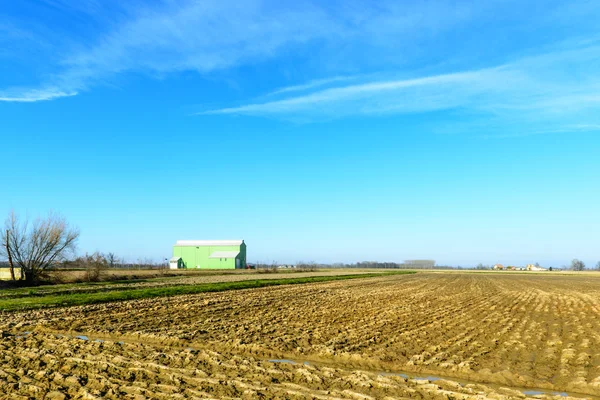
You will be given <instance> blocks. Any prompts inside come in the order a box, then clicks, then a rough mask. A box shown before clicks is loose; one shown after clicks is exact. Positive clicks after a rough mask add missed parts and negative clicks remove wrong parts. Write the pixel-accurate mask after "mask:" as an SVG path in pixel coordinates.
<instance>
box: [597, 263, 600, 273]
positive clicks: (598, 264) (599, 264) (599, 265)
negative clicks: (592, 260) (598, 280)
mask: <svg viewBox="0 0 600 400" xmlns="http://www.w3.org/2000/svg"><path fill="white" fill-rule="evenodd" d="M596 269H597V270H598V271H600V261H598V262H597V263H596Z"/></svg>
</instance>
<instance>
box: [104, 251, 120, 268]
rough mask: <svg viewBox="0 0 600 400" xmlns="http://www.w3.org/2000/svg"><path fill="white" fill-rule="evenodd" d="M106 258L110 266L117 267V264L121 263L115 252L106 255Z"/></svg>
mask: <svg viewBox="0 0 600 400" xmlns="http://www.w3.org/2000/svg"><path fill="white" fill-rule="evenodd" d="M104 258H106V262H107V263H108V267H109V268H115V267H116V266H117V264H119V258H118V257H117V256H116V255H115V253H108V254H106V255H105V256H104Z"/></svg>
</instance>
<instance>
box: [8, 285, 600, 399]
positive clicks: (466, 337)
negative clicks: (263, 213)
mask: <svg viewBox="0 0 600 400" xmlns="http://www.w3.org/2000/svg"><path fill="white" fill-rule="evenodd" d="M0 317H1V320H0V330H2V331H3V334H2V336H3V339H2V340H1V341H0V398H2V393H6V394H5V396H6V397H7V398H8V396H17V395H22V396H30V397H32V398H41V397H43V396H44V395H46V394H50V395H51V396H53V398H56V399H58V398H71V397H72V398H92V397H94V396H95V397H104V398H140V399H142V398H193V397H196V398H211V397H212V398H225V397H229V398H259V397H262V398H376V399H379V398H385V397H388V398H522V397H525V395H524V394H523V393H522V390H521V391H519V390H517V388H541V389H547V390H549V391H560V392H569V393H570V394H574V395H575V394H581V395H583V396H585V395H588V397H593V396H594V395H600V279H598V278H594V277H590V276H585V277H578V276H551V275H550V276H547V275H526V274H522V275H518V274H514V275H509V274H485V275H481V274H417V275H401V276H388V277H381V278H366V279H358V280H353V281H339V282H330V283H320V284H308V285H297V286H281V287H275V288H263V289H252V290H239V291H230V292H223V293H206V294H199V295H189V296H178V297H171V298H156V299H148V300H139V301H130V302H120V303H110V304H102V305H94V306H83V307H73V308H63V309H51V310H43V311H31V312H27V313H5V314H2V315H1V316H0ZM26 332H29V333H26ZM80 335H85V337H83V338H77V337H76V336H80ZM86 339H87V340H86ZM96 340H98V341H96ZM274 359H277V360H281V359H284V360H294V361H295V364H291V363H287V362H271V361H269V360H274ZM405 374H408V375H409V377H407V376H406V375H405ZM413 375H417V376H428V375H431V376H432V378H430V379H428V380H417V379H410V376H413ZM433 377H443V378H444V379H442V380H437V379H434V378H433ZM459 382H460V383H459ZM536 390H537V389H536ZM534 392H535V391H534ZM527 393H529V392H527ZM532 393H533V392H532ZM63 396H64V397H63ZM136 396H137V397H136ZM542 396H544V395H542ZM545 396H548V397H550V396H551V395H550V394H546V395H545ZM15 398H17V397H15Z"/></svg>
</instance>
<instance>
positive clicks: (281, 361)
mask: <svg viewBox="0 0 600 400" xmlns="http://www.w3.org/2000/svg"><path fill="white" fill-rule="evenodd" d="M268 361H269V362H272V363H283V364H296V361H292V360H286V359H273V360H268Z"/></svg>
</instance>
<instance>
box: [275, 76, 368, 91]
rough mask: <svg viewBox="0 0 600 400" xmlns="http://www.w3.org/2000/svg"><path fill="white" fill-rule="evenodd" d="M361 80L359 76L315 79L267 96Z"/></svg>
mask: <svg viewBox="0 0 600 400" xmlns="http://www.w3.org/2000/svg"><path fill="white" fill-rule="evenodd" d="M359 78H360V77H358V76H334V77H332V78H325V79H315V80H312V81H310V82H307V83H304V84H301V85H292V86H286V87H284V88H281V89H277V90H274V91H272V92H270V93H268V94H267V96H277V95H281V94H289V93H293V92H304V91H307V90H310V89H316V88H319V87H323V86H327V85H332V84H334V83H340V82H348V81H355V80H357V79H359Z"/></svg>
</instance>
